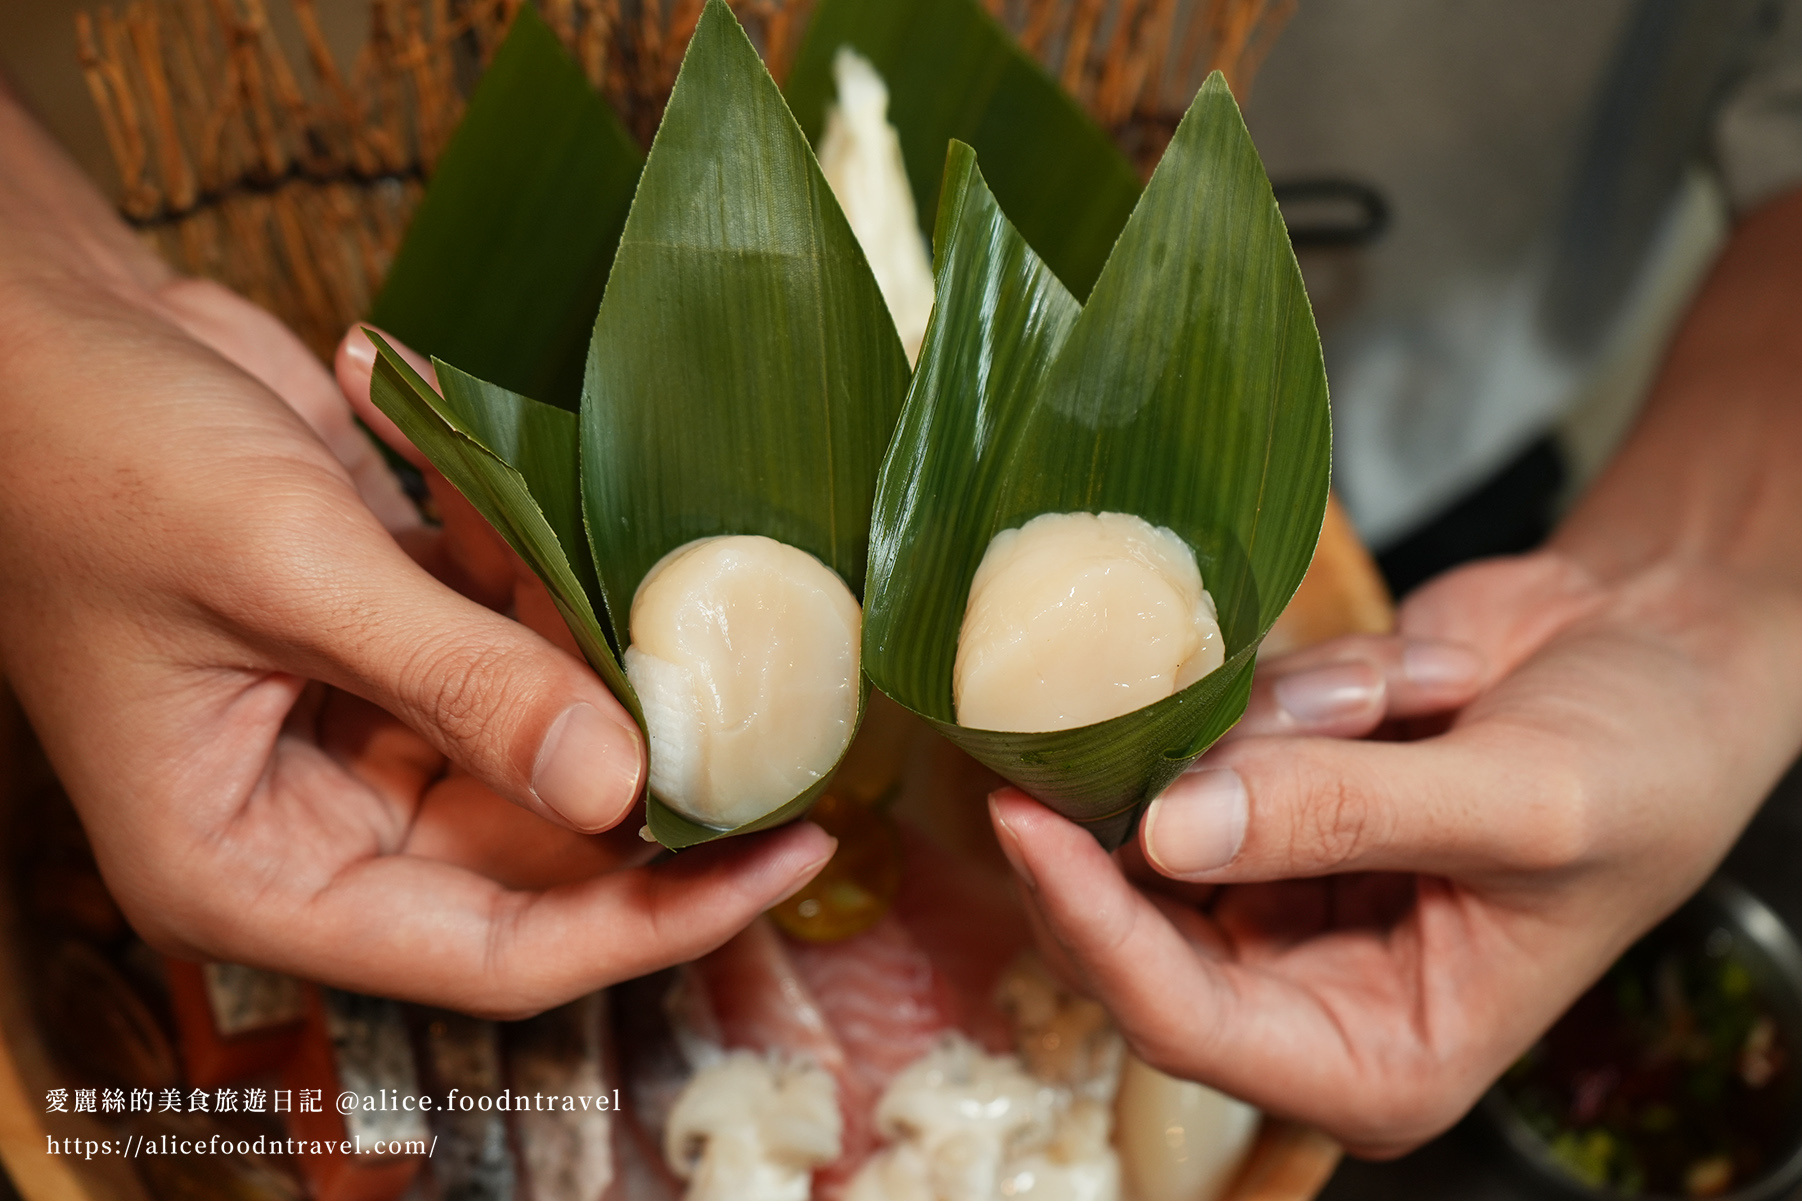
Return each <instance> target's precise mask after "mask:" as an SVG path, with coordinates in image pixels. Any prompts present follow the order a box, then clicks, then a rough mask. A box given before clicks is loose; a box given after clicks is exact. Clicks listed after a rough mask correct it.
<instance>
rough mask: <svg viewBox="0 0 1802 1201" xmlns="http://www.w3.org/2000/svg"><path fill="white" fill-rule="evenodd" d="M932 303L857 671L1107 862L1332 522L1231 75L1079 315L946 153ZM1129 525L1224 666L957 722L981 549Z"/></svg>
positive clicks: (1210, 736) (1216, 87) (1278, 260)
mask: <svg viewBox="0 0 1802 1201" xmlns="http://www.w3.org/2000/svg"><path fill="white" fill-rule="evenodd" d="M934 243H935V258H936V264H935V271H936V280H937V307H936V309H935V311H934V314H933V320H932V324H931V325H930V326H929V328H928V330H927V335H926V343H925V346H924V347H923V349H922V352H921V357H920V362H919V366H918V369H917V370H916V373H915V376H914V380H913V384H912V387H911V388H910V390H909V392H908V398H907V404H906V407H905V409H904V411H903V414H902V418H901V424H900V427H899V429H898V430H897V432H896V436H895V439H894V442H893V444H892V446H891V447H890V451H889V454H888V457H887V459H886V461H885V462H884V464H883V469H882V478H881V482H880V485H879V490H878V496H877V503H876V511H875V514H874V517H873V521H872V532H871V564H870V574H869V579H868V595H869V601H868V603H867V604H866V606H865V618H864V667H865V670H866V672H867V673H868V674H869V676H870V678H871V680H872V682H873V683H874V684H875V685H876V687H878V688H880V689H881V690H882V691H883V692H884V693H886V694H887V695H889V696H890V697H892V698H893V699H895V700H897V701H899V702H900V703H902V704H903V705H906V706H907V707H908V708H910V709H913V710H914V711H915V712H917V713H919V714H920V715H922V716H923V717H925V718H927V719H928V720H929V721H931V722H932V724H933V725H934V726H935V727H937V728H938V729H939V730H940V731H941V732H942V733H943V734H945V735H946V736H947V737H948V738H950V739H951V740H952V741H954V742H956V743H957V744H958V745H959V746H961V747H963V748H964V749H965V750H966V751H968V752H970V753H971V754H972V755H974V756H975V757H976V758H978V759H980V760H981V761H982V762H984V763H986V764H987V765H988V766H990V767H991V768H993V769H994V770H996V771H998V772H999V773H1000V774H1001V775H1003V776H1005V777H1006V778H1008V779H1009V780H1010V781H1012V782H1014V783H1015V784H1017V785H1019V786H1020V787H1022V788H1024V789H1025V790H1026V791H1028V792H1029V793H1031V794H1033V795H1034V796H1036V797H1038V798H1039V799H1040V800H1042V801H1044V802H1045V803H1046V804H1048V805H1050V806H1051V807H1052V808H1054V809H1056V810H1057V811H1059V812H1060V813H1063V814H1064V815H1066V816H1068V817H1070V818H1072V819H1073V820H1076V821H1078V822H1081V823H1082V824H1084V825H1085V826H1087V827H1088V828H1089V829H1090V830H1091V832H1093V833H1094V834H1095V836H1096V837H1097V838H1098V839H1099V840H1101V841H1102V843H1103V844H1104V845H1107V846H1110V847H1112V846H1116V845H1118V844H1119V843H1120V842H1122V841H1123V840H1124V839H1125V838H1126V837H1127V836H1128V835H1129V834H1130V833H1131V831H1132V829H1133V826H1134V824H1135V823H1136V821H1137V818H1138V814H1139V813H1140V811H1141V810H1142V809H1143V807H1144V805H1145V804H1146V803H1148V802H1149V800H1150V799H1151V798H1152V797H1154V796H1156V795H1157V794H1158V793H1159V792H1161V791H1162V790H1163V789H1164V788H1165V787H1167V786H1168V785H1169V784H1170V782H1171V781H1172V780H1174V779H1175V778H1176V777H1177V776H1178V775H1179V774H1180V773H1181V772H1182V771H1183V769H1184V768H1185V767H1187V766H1188V764H1189V763H1191V762H1192V761H1193V760H1194V759H1195V758H1196V756H1198V755H1200V754H1201V753H1202V752H1203V751H1204V750H1206V749H1207V748H1208V746H1210V745H1211V744H1212V743H1213V742H1214V741H1215V740H1216V739H1218V738H1219V737H1220V736H1221V735H1222V734H1224V733H1225V732H1226V731H1227V730H1228V729H1229V728H1231V726H1232V724H1233V723H1234V722H1235V721H1237V720H1238V718H1239V716H1240V715H1241V714H1242V713H1243V711H1244V707H1245V702H1246V699H1247V697H1248V695H1249V691H1250V686H1251V669H1252V665H1253V662H1254V660H1255V658H1256V654H1257V646H1258V643H1259V641H1260V640H1261V639H1262V638H1263V636H1264V635H1265V634H1266V633H1267V632H1268V631H1269V629H1270V626H1271V623H1272V622H1274V621H1275V620H1276V617H1277V615H1278V614H1279V613H1281V612H1282V610H1283V607H1284V605H1286V604H1287V603H1288V600H1289V597H1290V595H1291V594H1292V593H1293V592H1294V590H1295V588H1296V586H1297V585H1298V584H1299V583H1300V582H1301V578H1302V575H1303V573H1304V572H1305V571H1306V570H1307V566H1308V562H1309V560H1310V558H1311V557H1312V554H1313V550H1314V544H1315V542H1316V541H1317V539H1318V537H1319V532H1320V525H1321V520H1322V515H1323V513H1324V510H1325V505H1326V494H1327V483H1328V475H1329V463H1330V457H1331V435H1330V425H1329V417H1328V409H1327V392H1326V374H1325V368H1324V364H1323V362H1322V359H1321V353H1320V341H1319V337H1318V334H1317V333H1316V330H1315V326H1314V319H1313V315H1312V312H1311V311H1310V309H1309V307H1308V302H1307V296H1306V293H1305V292H1304V291H1303V288H1302V282H1301V273H1300V270H1299V268H1298V267H1297V265H1296V262H1295V257H1294V254H1293V252H1292V251H1291V250H1290V247H1289V241H1288V237H1287V234H1286V232H1285V230H1284V226H1283V223H1282V219H1281V216H1280V214H1279V213H1278V211H1277V207H1276V202H1275V200H1274V198H1273V197H1272V195H1271V191H1270V184H1269V181H1268V179H1267V178H1266V177H1265V175H1264V170H1263V166H1262V164H1261V163H1260V161H1259V159H1258V156H1257V152H1256V151H1255V150H1254V149H1253V147H1252V144H1251V139H1250V136H1249V135H1248V134H1247V132H1246V130H1245V125H1244V122H1243V120H1242V118H1241V117H1240V115H1239V111H1238V106H1237V105H1236V104H1235V103H1234V102H1233V99H1232V95H1231V93H1230V92H1229V91H1228V90H1227V88H1226V85H1225V82H1224V80H1223V79H1222V78H1221V77H1220V76H1219V75H1218V74H1215V75H1214V76H1212V77H1210V78H1209V80H1208V81H1207V83H1206V84H1204V85H1203V87H1202V89H1201V91H1200V93H1199V94H1198V95H1197V96H1196V98H1195V101H1194V103H1193V104H1192V105H1191V106H1190V109H1189V111H1188V113H1187V114H1186V115H1185V117H1184V118H1183V121H1182V123H1181V125H1179V127H1178V129H1177V131H1176V135H1175V137H1174V138H1173V139H1172V141H1171V143H1170V147H1169V149H1168V150H1167V151H1166V152H1165V155H1164V158H1163V161H1162V162H1161V163H1160V165H1159V167H1158V169H1157V171H1156V173H1155V174H1154V175H1153V176H1152V179H1151V182H1150V183H1149V184H1148V185H1147V187H1146V189H1145V192H1144V194H1143V195H1142V197H1141V198H1140V200H1139V203H1138V205H1137V207H1136V208H1135V209H1134V210H1133V214H1132V217H1131V218H1130V219H1129V221H1128V222H1127V224H1126V227H1125V229H1124V230H1123V232H1122V233H1121V235H1120V238H1119V241H1118V242H1117V243H1116V244H1115V245H1114V248H1113V250H1112V252H1111V254H1110V255H1109V257H1108V260H1107V264H1106V266H1105V267H1104V268H1103V269H1102V272H1101V274H1100V277H1099V278H1098V279H1097V281H1096V284H1095V288H1094V290H1093V292H1092V293H1091V295H1090V297H1089V300H1088V303H1087V305H1086V306H1078V305H1077V303H1076V301H1075V300H1074V298H1072V297H1071V295H1070V294H1069V292H1068V291H1067V290H1066V289H1065V288H1064V287H1063V286H1062V285H1061V284H1060V283H1058V281H1057V279H1056V277H1055V276H1054V275H1053V274H1052V273H1051V272H1050V270H1049V269H1048V268H1047V267H1046V266H1045V264H1044V262H1043V261H1042V260H1040V258H1039V257H1038V256H1037V255H1036V254H1035V253H1034V252H1033V251H1032V249H1031V248H1030V247H1029V246H1028V245H1027V244H1026V241H1025V239H1024V238H1022V237H1021V235H1020V233H1019V232H1018V231H1017V230H1016V229H1015V228H1014V227H1013V225H1012V224H1011V223H1010V222H1009V221H1008V220H1007V218H1006V217H1005V216H1004V215H1003V214H1002V212H1001V209H1000V206H999V205H998V204H997V203H996V200H995V197H994V196H993V195H992V194H991V193H990V192H989V190H988V188H987V186H986V184H985V183H984V181H983V178H982V175H981V174H980V172H979V171H978V170H977V167H976V156H975V153H974V152H973V151H972V150H971V149H970V148H969V147H968V146H964V145H961V144H954V145H953V147H952V149H951V152H950V154H949V156H948V159H947V165H946V171H945V183H944V187H943V191H942V200H941V204H940V208H939V213H938V223H937V229H936V231H935V236H934ZM1057 512H1124V513H1133V514H1137V515H1138V516H1140V517H1143V518H1145V519H1146V520H1147V521H1149V522H1151V523H1152V524H1154V525H1162V526H1168V527H1169V528H1170V529H1172V530H1174V531H1175V532H1176V533H1177V534H1179V535H1180V536H1181V537H1182V538H1183V539H1184V540H1185V541H1187V542H1188V544H1189V545H1190V547H1191V548H1192V549H1193V550H1194V551H1195V553H1196V559H1197V561H1198V562H1199V564H1200V567H1201V573H1202V580H1203V582H1204V584H1205V585H1206V586H1207V588H1208V590H1209V591H1210V592H1211V593H1212V595H1213V597H1214V600H1215V602H1216V604H1217V606H1218V608H1219V611H1220V624H1221V632H1222V635H1223V637H1224V639H1225V643H1226V656H1227V657H1226V662H1225V664H1224V665H1223V666H1222V667H1220V668H1219V669H1218V670H1216V671H1214V672H1213V673H1211V674H1210V675H1208V676H1206V677H1204V678H1203V679H1201V680H1199V681H1197V682H1196V683H1195V684H1193V685H1191V686H1190V687H1188V688H1186V689H1184V690H1182V691H1181V692H1178V693H1177V694H1175V695H1174V696H1171V697H1169V698H1167V699H1165V700H1162V701H1159V702H1157V703H1155V704H1152V705H1149V706H1146V707H1145V708H1142V709H1139V710H1136V711H1134V712H1132V713H1128V714H1125V715H1123V716H1120V717H1116V718H1113V719H1111V720H1108V721H1104V722H1099V723H1096V724H1094V725H1090V726H1084V727H1081V728H1078V729H1071V730H1061V731H1052V732H1045V733H1015V732H1003V731H991V730H976V729H969V728H966V727H963V726H959V725H957V724H956V722H955V715H954V713H953V711H952V686H951V685H952V669H953V665H954V663H955V658H956V651H957V636H958V631H959V629H960V627H961V625H962V621H963V614H964V609H965V606H966V603H967V600H968V596H969V590H970V582H971V580H972V578H973V577H974V575H975V572H976V567H977V564H978V563H979V562H980V561H981V559H982V556H983V553H984V551H985V550H986V549H987V547H988V543H989V541H990V539H992V538H993V537H994V535H995V534H997V533H999V532H1000V531H1002V530H1005V529H1011V528H1015V527H1018V526H1020V525H1022V524H1024V523H1025V522H1026V521H1028V520H1030V519H1031V518H1032V517H1034V516H1037V515H1038V514H1040V513H1057Z"/></svg>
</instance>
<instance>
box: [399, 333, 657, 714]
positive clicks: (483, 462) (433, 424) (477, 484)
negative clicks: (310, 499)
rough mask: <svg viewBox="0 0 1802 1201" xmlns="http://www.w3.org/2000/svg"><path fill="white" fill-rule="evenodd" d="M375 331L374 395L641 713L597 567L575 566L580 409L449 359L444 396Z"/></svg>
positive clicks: (442, 369) (442, 366)
mask: <svg viewBox="0 0 1802 1201" xmlns="http://www.w3.org/2000/svg"><path fill="white" fill-rule="evenodd" d="M366 332H368V333H369V338H370V340H371V341H372V342H374V343H375V347H376V361H375V371H374V373H373V374H372V376H371V378H370V384H369V397H370V399H371V400H373V401H374V402H375V405H376V407H377V408H379V409H381V411H382V412H384V413H386V414H387V415H388V416H389V418H391V419H392V420H393V422H394V424H395V425H397V426H399V427H400V430H401V432H402V433H403V434H405V435H406V436H407V439H408V441H410V442H412V443H413V445H414V446H416V447H418V448H419V449H420V451H421V452H422V453H423V454H425V456H426V457H427V458H429V459H430V460H431V461H432V463H433V465H434V466H436V467H437V468H438V470H440V471H442V472H443V473H444V477H445V478H446V479H447V480H449V481H450V482H451V483H452V484H453V485H454V486H455V487H456V488H457V490H458V491H459V492H461V493H463V495H464V496H466V497H468V498H469V500H470V503H471V504H473V505H475V507H476V510H477V511H478V512H480V513H481V514H482V516H483V517H485V518H487V519H488V523H489V524H490V525H492V526H493V527H494V528H495V529H496V530H497V531H499V533H500V535H501V537H503V538H505V539H506V541H507V544H508V545H509V546H511V547H512V548H513V549H514V550H515V551H517V552H519V557H520V558H522V559H524V560H525V562H526V565H527V566H528V567H530V568H531V569H532V570H533V571H535V572H537V573H538V576H539V578H540V579H542V580H543V581H544V582H545V584H546V586H547V587H548V588H549V589H550V593H551V599H552V600H553V601H555V602H556V605H557V611H558V612H559V613H561V614H562V615H563V620H564V621H565V622H566V623H568V625H569V628H570V632H571V633H572V634H574V635H575V639H576V644H577V645H578V646H580V647H581V649H582V654H583V656H584V657H585V658H586V659H587V660H588V662H589V665H590V666H592V667H593V668H594V669H595V671H596V672H597V673H598V674H599V675H600V677H601V679H602V681H603V682H605V683H606V685H607V687H608V688H609V689H611V690H612V692H613V694H614V695H615V696H617V697H619V698H620V700H621V701H622V702H623V703H624V704H625V705H626V707H627V708H628V709H630V710H631V711H632V713H633V715H634V716H635V717H637V716H638V714H639V710H638V699H637V697H636V695H634V693H633V692H632V687H631V685H630V684H629V683H628V682H627V680H626V673H625V672H624V671H622V670H620V666H619V660H618V659H617V658H616V657H615V656H614V651H613V647H612V646H611V645H610V644H609V642H608V638H607V632H606V629H605V627H604V626H603V625H602V623H601V621H600V618H599V615H598V614H597V612H596V610H595V606H594V602H593V601H592V600H591V599H590V595H591V594H590V592H589V591H588V589H587V588H585V587H584V585H583V581H582V573H583V572H584V571H586V572H587V573H588V574H589V576H591V577H592V575H593V566H592V563H588V562H587V561H586V560H585V559H578V560H575V561H573V562H572V558H574V556H572V555H571V554H570V553H569V552H567V551H566V550H565V547H571V546H573V547H582V546H583V545H584V542H585V540H584V539H583V537H582V535H581V516H580V512H579V509H578V508H577V503H576V500H575V497H574V496H573V492H574V486H573V485H574V479H575V448H576V429H575V424H576V416H575V414H574V413H570V412H566V411H564V410H561V409H557V408H553V407H552V406H550V405H545V404H540V403H538V402H537V401H534V400H530V399H528V398H526V397H523V396H519V395H516V394H514V393H511V392H508V391H507V390H506V389H503V388H500V387H498V386H496V385H494V384H489V383H485V382H484V381H482V380H478V379H475V378H474V377H473V376H469V375H466V374H464V373H463V372H461V371H458V370H457V369H456V368H454V367H451V366H449V365H448V364H446V363H442V362H440V363H437V364H435V366H436V367H437V371H438V379H439V381H440V382H441V383H442V384H443V386H444V392H445V394H444V395H443V396H439V395H438V393H436V392H434V391H433V390H432V386H431V385H430V384H428V383H427V382H426V381H425V379H424V378H423V377H422V376H421V375H420V374H419V373H418V372H417V371H415V370H413V368H412V366H411V365H410V364H409V363H408V362H407V361H406V360H405V359H403V358H401V357H400V356H399V355H398V354H396V353H395V351H394V348H393V347H392V346H390V345H389V344H388V343H387V342H386V341H385V340H383V338H382V337H381V335H380V334H377V333H374V332H373V331H366ZM572 521H573V525H572ZM578 563H580V564H582V565H581V566H578ZM597 593H598V589H597Z"/></svg>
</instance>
